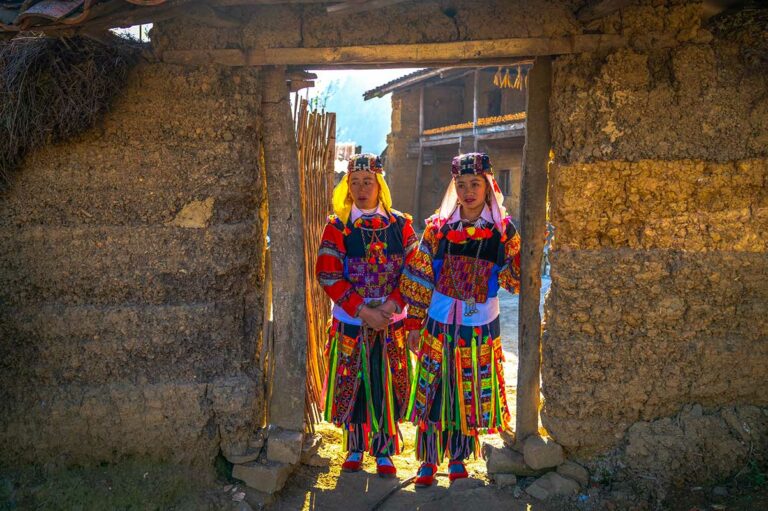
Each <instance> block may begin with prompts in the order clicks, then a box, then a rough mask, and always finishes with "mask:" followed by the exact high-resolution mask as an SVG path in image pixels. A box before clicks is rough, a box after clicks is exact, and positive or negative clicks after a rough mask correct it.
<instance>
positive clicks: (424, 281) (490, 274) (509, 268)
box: [400, 217, 520, 330]
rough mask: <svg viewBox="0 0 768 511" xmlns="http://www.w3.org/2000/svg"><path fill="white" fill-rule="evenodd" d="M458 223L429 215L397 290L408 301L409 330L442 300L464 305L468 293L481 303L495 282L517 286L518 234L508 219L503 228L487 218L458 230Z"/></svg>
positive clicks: (514, 288)
mask: <svg viewBox="0 0 768 511" xmlns="http://www.w3.org/2000/svg"><path fill="white" fill-rule="evenodd" d="M459 224H460V221H459V222H452V223H448V222H446V223H444V224H443V225H440V221H439V220H438V219H437V218H435V217H432V218H430V219H429V220H428V221H427V227H426V229H425V231H424V235H423V236H422V239H421V243H420V244H419V249H418V251H417V252H416V254H415V255H414V256H413V257H412V258H411V259H409V261H408V264H407V265H406V268H405V270H404V272H403V277H402V278H401V280H400V292H401V294H402V298H403V300H404V301H405V302H406V303H407V304H408V320H407V322H406V327H407V328H408V329H409V330H414V329H418V328H420V327H421V326H422V324H423V322H424V319H425V317H426V316H427V314H428V311H429V310H431V309H434V310H435V312H436V311H437V310H438V309H441V308H444V307H443V305H444V304H441V303H438V302H439V301H441V300H442V301H445V300H449V301H451V302H455V301H459V302H464V303H462V304H461V305H462V306H466V302H467V300H469V299H470V298H471V299H472V300H474V301H475V302H476V303H478V304H482V303H485V302H486V301H488V300H489V299H490V298H495V297H496V296H497V295H498V291H499V287H503V288H504V289H506V290H507V291H509V292H511V293H518V292H519V290H520V236H519V234H518V233H517V230H516V229H515V227H514V225H513V223H512V221H511V218H510V217H507V218H505V219H504V232H503V233H500V232H499V231H498V229H496V228H495V226H493V224H491V223H489V222H486V221H482V222H481V225H480V226H479V227H478V228H474V227H462V229H459ZM481 242H482V246H479V244H480V243H481ZM478 248H480V252H479V253H478ZM476 256H477V258H476ZM476 259H477V260H476ZM435 319H439V320H443V321H444V320H445V318H442V317H436V318H435ZM492 319H494V318H489V320H492ZM485 322H487V321H483V323H485Z"/></svg>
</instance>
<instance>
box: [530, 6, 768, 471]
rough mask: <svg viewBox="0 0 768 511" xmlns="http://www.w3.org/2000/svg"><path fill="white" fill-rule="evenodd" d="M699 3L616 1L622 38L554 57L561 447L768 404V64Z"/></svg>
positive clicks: (555, 356)
mask: <svg viewBox="0 0 768 511" xmlns="http://www.w3.org/2000/svg"><path fill="white" fill-rule="evenodd" d="M698 9H699V6H698V4H691V5H677V6H675V7H672V8H665V7H659V6H657V5H645V6H643V5H640V6H635V7H632V8H628V9H625V10H624V11H623V12H622V13H621V17H618V16H617V17H612V18H611V19H608V20H606V21H605V22H604V24H605V26H604V27H603V28H604V29H608V30H615V31H619V32H621V33H624V34H625V35H627V36H629V37H630V41H631V43H630V47H629V48H627V49H622V50H619V51H616V52H613V53H611V54H609V55H594V54H589V55H575V56H568V57H559V58H557V59H556V62H555V66H554V85H553V100H552V104H551V120H552V130H553V143H554V152H555V155H556V160H555V163H554V165H553V166H552V168H551V180H550V185H551V188H550V198H551V201H552V203H551V221H552V222H553V223H554V225H555V226H556V229H557V230H556V236H555V243H554V250H553V254H552V256H551V261H552V288H551V291H550V294H549V296H548V297H547V300H546V306H545V307H546V330H545V334H544V341H543V353H542V358H543V369H542V371H543V374H542V378H543V389H542V390H543V394H544V397H545V404H544V408H543V410H542V421H543V423H544V425H545V427H546V428H547V429H548V431H549V432H550V433H551V434H552V435H553V436H554V437H555V439H556V440H557V441H558V442H560V443H562V444H563V445H565V446H566V447H567V448H569V449H570V450H571V451H577V452H580V453H584V454H586V453H596V452H604V451H606V450H608V449H610V448H612V447H614V446H616V445H618V444H620V443H621V442H622V441H623V439H624V438H625V436H624V435H625V432H626V431H627V429H628V428H629V427H630V426H631V425H632V424H634V423H636V422H638V421H652V420H654V419H658V418H662V417H671V416H674V415H676V414H677V413H678V412H679V411H680V410H681V409H682V408H683V407H684V406H690V405H692V404H694V403H698V404H701V405H703V406H704V407H705V410H706V409H708V408H712V409H716V408H717V407H719V406H722V405H758V406H760V405H762V406H765V405H766V404H768V380H766V378H765V375H766V374H768V334H767V332H768V314H766V311H768V243H767V242H766V238H767V236H768V191H767V187H766V183H767V182H768V144H766V141H767V140H768V115H766V112H768V98H767V97H766V95H765V91H766V90H768V73H766V72H765V70H764V68H761V67H760V66H759V65H758V66H757V67H755V63H754V62H753V61H750V60H749V59H748V58H746V53H745V51H744V50H745V49H746V48H747V45H746V44H745V42H744V40H743V39H740V38H743V37H744V35H745V34H748V27H743V26H739V25H738V23H737V24H735V30H731V31H729V30H725V29H721V28H718V27H717V26H712V25H711V24H702V22H701V16H700V15H701V12H700V11H699V10H698ZM643 27H644V29H643ZM659 46H661V47H659ZM725 429H726V430H727V429H728V428H727V427H726V428H725ZM694 436H695V435H694ZM735 438H738V436H736V437H735ZM630 441H631V439H630ZM692 441H693V440H692ZM758 447H759V446H758ZM762 448H764V446H762ZM642 452H643V451H642V449H634V451H632V456H635V457H637V456H638V453H641V454H642ZM646 454H647V455H648V456H650V454H648V453H647V452H646ZM641 457H642V456H641ZM649 460H650V458H648V459H647V460H645V461H648V462H649V463H650V462H651V461H652V460H650V461H649ZM635 461H638V460H637V459H636V460H635ZM641 461H642V460H641ZM647 464H648V463H645V462H638V463H636V465H637V466H638V467H642V466H645V465H647ZM721 475H722V474H721Z"/></svg>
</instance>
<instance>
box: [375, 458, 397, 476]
mask: <svg viewBox="0 0 768 511" xmlns="http://www.w3.org/2000/svg"><path fill="white" fill-rule="evenodd" d="M376 473H377V474H379V477H384V478H387V479H390V478H393V477H397V469H396V468H395V464H394V463H392V458H390V457H389V456H379V457H377V458H376Z"/></svg>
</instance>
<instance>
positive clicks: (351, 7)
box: [326, 0, 406, 14]
mask: <svg viewBox="0 0 768 511" xmlns="http://www.w3.org/2000/svg"><path fill="white" fill-rule="evenodd" d="M405 1H406V0H368V1H365V0H363V1H360V0H354V1H347V2H342V3H338V4H334V5H329V6H328V7H327V8H326V10H327V11H328V14H351V13H353V12H363V11H370V10H373V9H381V8H382V7H389V6H390V5H395V4H399V3H402V2H405Z"/></svg>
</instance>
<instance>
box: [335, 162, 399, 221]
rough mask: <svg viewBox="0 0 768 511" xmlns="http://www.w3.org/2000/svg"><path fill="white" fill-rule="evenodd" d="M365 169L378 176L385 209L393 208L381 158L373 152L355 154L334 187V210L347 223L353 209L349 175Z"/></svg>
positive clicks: (380, 199) (380, 194)
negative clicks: (344, 173) (345, 171)
mask: <svg viewBox="0 0 768 511" xmlns="http://www.w3.org/2000/svg"><path fill="white" fill-rule="evenodd" d="M361 170H364V171H366V172H370V173H371V174H373V175H374V176H376V182H377V183H378V184H379V202H380V203H381V205H382V206H383V207H384V209H385V210H386V211H387V212H389V211H390V210H391V209H392V195H391V194H390V192H389V186H387V182H386V181H384V174H383V171H384V167H383V165H382V164H381V158H379V157H378V156H376V155H375V154H371V153H363V154H355V155H352V156H351V157H350V158H349V164H348V165H347V173H346V175H345V176H344V177H343V178H342V179H341V181H339V184H338V185H336V188H334V189H333V198H332V203H333V212H334V214H335V215H336V216H338V217H339V218H340V219H341V221H342V222H343V223H345V224H346V223H347V220H349V215H350V213H351V211H352V197H351V196H350V195H349V177H350V175H351V174H352V173H354V172H359V171H361Z"/></svg>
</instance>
